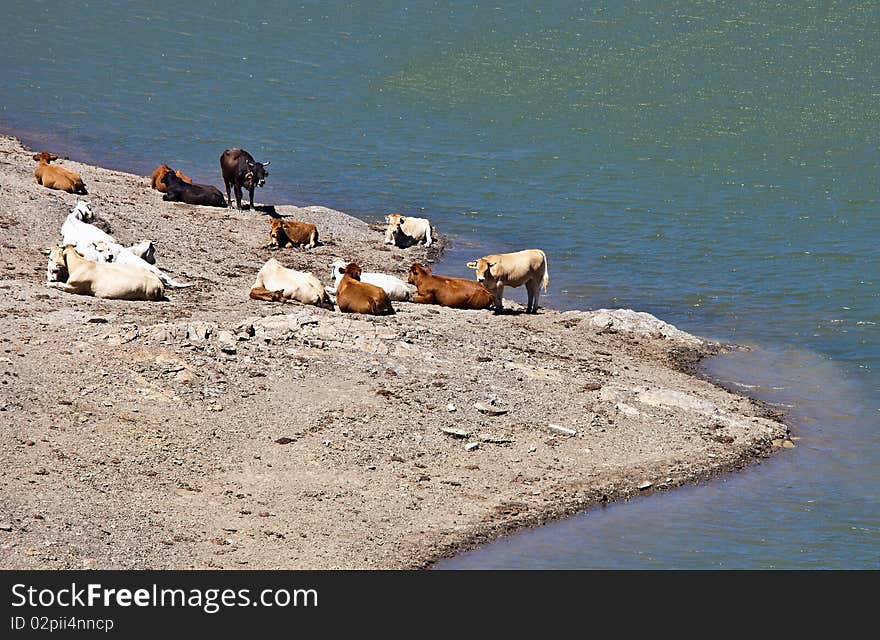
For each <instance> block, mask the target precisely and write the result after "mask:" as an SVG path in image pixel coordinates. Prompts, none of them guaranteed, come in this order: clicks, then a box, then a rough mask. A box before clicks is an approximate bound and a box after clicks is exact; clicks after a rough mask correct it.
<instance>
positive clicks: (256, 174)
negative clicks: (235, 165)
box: [242, 160, 270, 189]
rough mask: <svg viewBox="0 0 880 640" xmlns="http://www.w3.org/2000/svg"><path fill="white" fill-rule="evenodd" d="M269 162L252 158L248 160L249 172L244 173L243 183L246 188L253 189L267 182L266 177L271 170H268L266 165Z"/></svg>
mask: <svg viewBox="0 0 880 640" xmlns="http://www.w3.org/2000/svg"><path fill="white" fill-rule="evenodd" d="M269 164H270V163H269V162H252V161H251V160H248V161H247V172H246V173H245V174H244V180H243V181H242V185H244V187H245V188H246V189H253V188H254V187H262V186H263V185H264V184H266V178H267V177H268V175H269V172H268V171H266V167H268V166H269Z"/></svg>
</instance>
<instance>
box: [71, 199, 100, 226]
mask: <svg viewBox="0 0 880 640" xmlns="http://www.w3.org/2000/svg"><path fill="white" fill-rule="evenodd" d="M89 204H91V203H89V202H86V201H84V200H80V201H79V202H77V203H76V206H75V207H74V208H73V210H72V211H71V212H70V213H71V215H73V217H74V218H76V219H77V220H81V221H83V222H91V221H92V220H94V219H95V214H94V213H92V209H91V207H89Z"/></svg>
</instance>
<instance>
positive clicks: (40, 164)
mask: <svg viewBox="0 0 880 640" xmlns="http://www.w3.org/2000/svg"><path fill="white" fill-rule="evenodd" d="M33 159H34V160H36V161H37V168H36V169H35V170H34V178H36V180H37V184H40V185H43V186H44V187H48V188H49V189H59V190H60V191H66V192H67V193H78V194H81V195H87V194H88V193H89V192H88V191H87V190H86V185H85V184H84V183H83V179H82V178H80V177H79V174H78V173H76V172H75V171H71V170H70V169H65V168H64V167H59V166H56V165H51V164H49V163H50V162H52V161H53V160H57V159H58V156H56V155H55V154H54V153H49V152H48V151H41V152H40V153H36V154H34V155H33Z"/></svg>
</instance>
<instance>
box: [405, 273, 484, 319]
mask: <svg viewBox="0 0 880 640" xmlns="http://www.w3.org/2000/svg"><path fill="white" fill-rule="evenodd" d="M407 281H408V282H409V283H410V284H414V285H415V286H416V289H418V290H419V293H418V295H417V296H415V297H414V298H413V299H412V301H413V302H421V303H424V304H439V305H441V306H444V307H452V308H454V309H491V308H492V307H493V306H494V299H493V297H492V294H491V293H490V292H489V290H488V289H486V287H484V286H483V285H481V284H480V283H479V282H474V281H473V280H468V279H467V278H447V277H444V276H434V275H431V270H430V269H428V268H427V267H423V266H422V265H420V264H419V263H418V262H416V263H414V264H413V265H412V266H411V267H410V268H409V278H408V279H407Z"/></svg>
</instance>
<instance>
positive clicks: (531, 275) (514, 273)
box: [467, 249, 550, 313]
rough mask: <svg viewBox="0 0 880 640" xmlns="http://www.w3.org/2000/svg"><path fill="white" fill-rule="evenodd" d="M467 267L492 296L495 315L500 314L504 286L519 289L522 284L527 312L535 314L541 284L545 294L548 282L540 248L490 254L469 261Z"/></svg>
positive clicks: (545, 260)
mask: <svg viewBox="0 0 880 640" xmlns="http://www.w3.org/2000/svg"><path fill="white" fill-rule="evenodd" d="M467 267H468V269H475V270H476V272H477V281H478V282H479V283H481V284H483V285H484V286H485V287H486V288H487V289H488V290H489V291H491V292H492V293H493V295H494V296H495V313H501V312H502V307H501V299H502V296H503V295H504V287H519V286H522V285H523V284H524V285H526V290H527V291H528V293H529V302H528V305H527V306H526V313H537V312H538V295H539V290H540V288H541V286H542V285H543V287H544V291H547V285H548V284H549V283H550V272H549V271H548V269H547V256H546V255H545V254H544V252H543V251H541V250H540V249H526V250H525V251H516V252H514V253H493V254H492V255H488V256H483V257H482V258H480V259H479V260H474V261H473V262H468V263H467Z"/></svg>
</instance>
